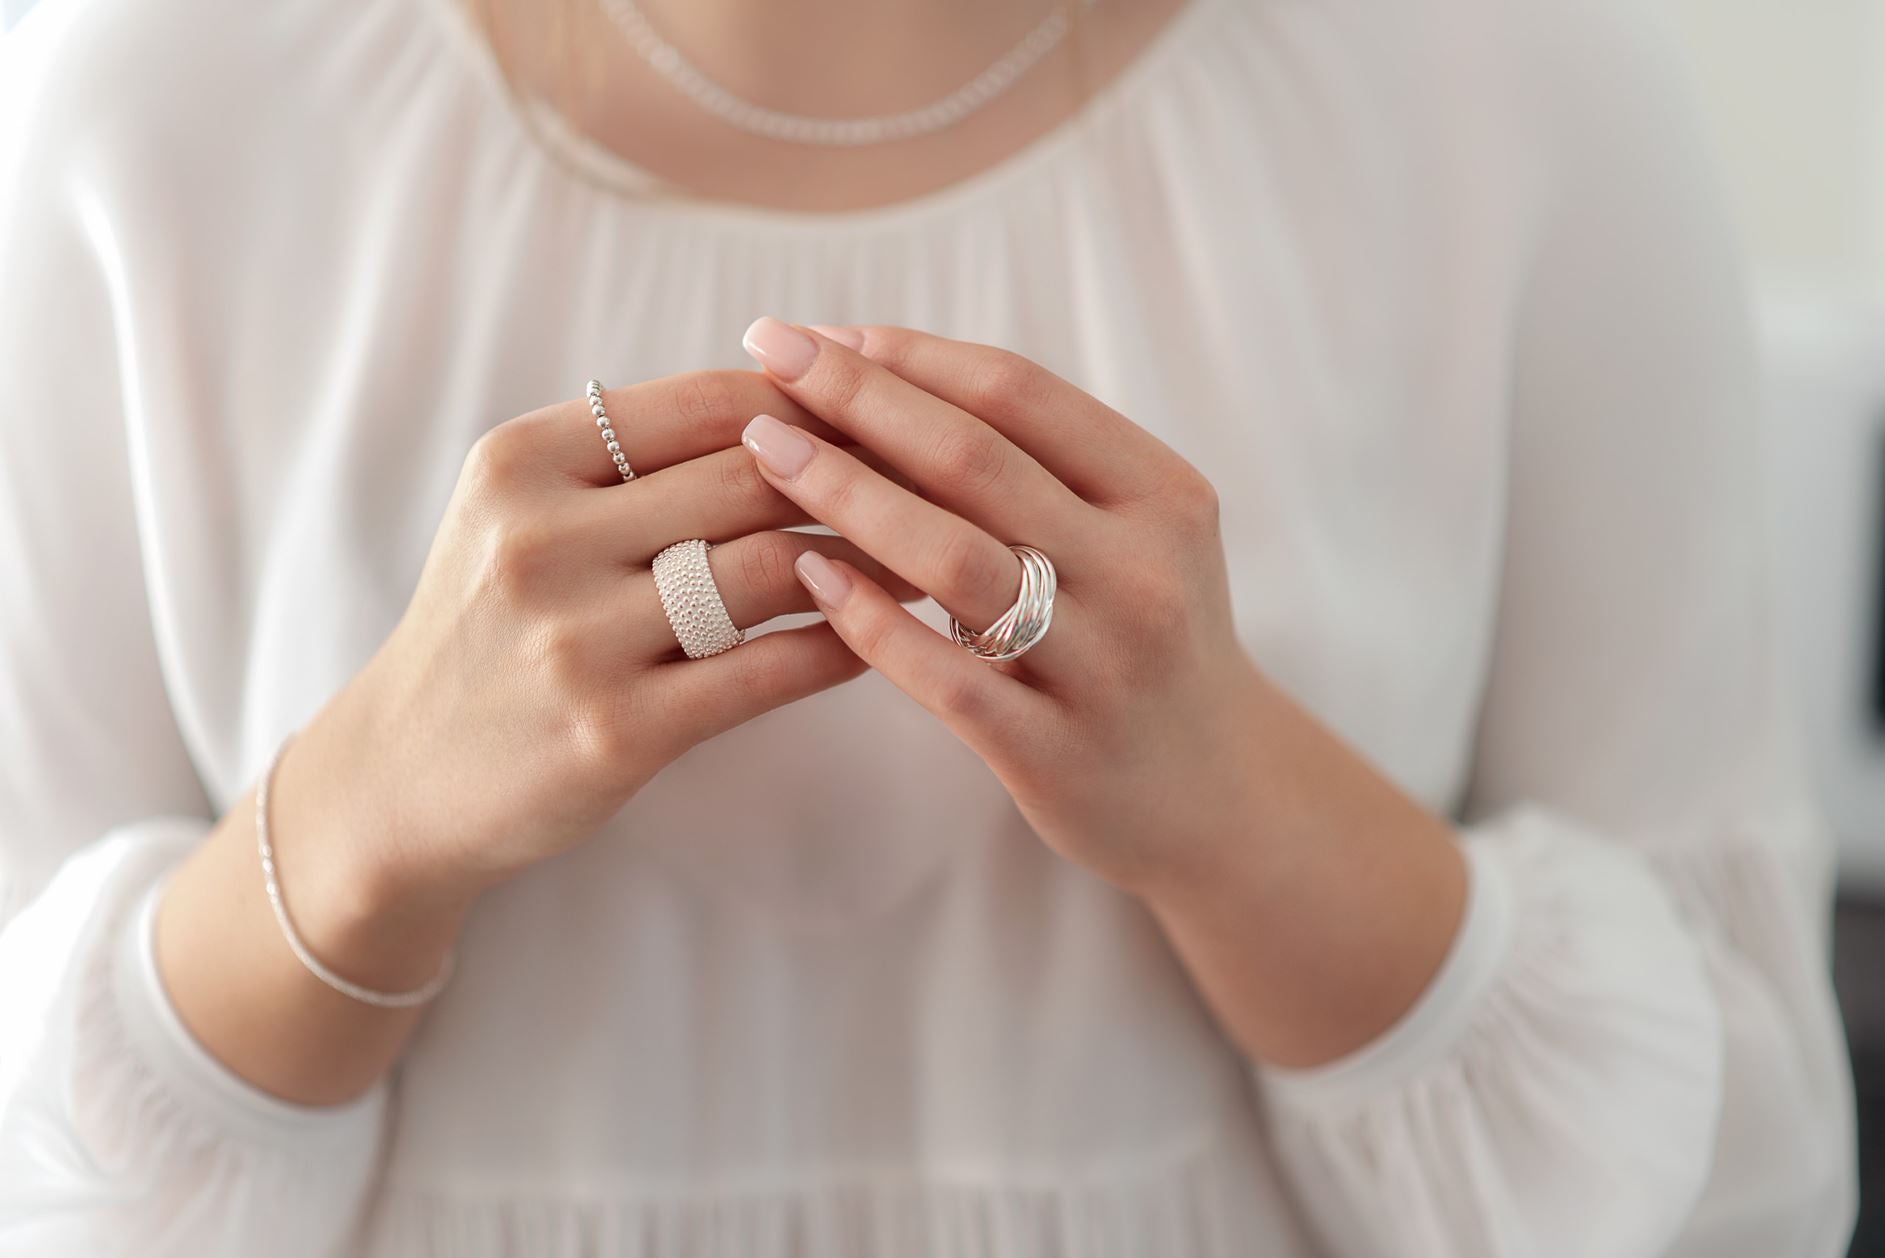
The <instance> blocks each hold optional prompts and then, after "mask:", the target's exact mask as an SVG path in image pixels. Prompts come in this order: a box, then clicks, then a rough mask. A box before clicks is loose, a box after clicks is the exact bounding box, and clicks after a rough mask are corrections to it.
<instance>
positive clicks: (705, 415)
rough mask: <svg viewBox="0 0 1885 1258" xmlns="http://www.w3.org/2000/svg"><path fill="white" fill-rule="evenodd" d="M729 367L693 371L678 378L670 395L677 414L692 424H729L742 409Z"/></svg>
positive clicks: (670, 401)
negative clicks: (725, 368) (722, 369)
mask: <svg viewBox="0 0 1885 1258" xmlns="http://www.w3.org/2000/svg"><path fill="white" fill-rule="evenodd" d="M736 375H737V373H735V372H729V371H694V372H689V373H688V374H686V375H684V376H681V377H679V378H677V379H676V380H675V382H674V389H673V394H672V396H671V397H670V399H669V405H670V406H671V407H672V409H673V412H674V416H675V418H676V419H678V420H680V421H681V422H682V423H683V424H686V425H687V426H688V427H690V428H701V427H715V426H719V427H727V426H728V425H730V424H732V423H733V422H735V420H736V417H737V415H738V412H739V407H738V404H737V402H738V399H737V396H736V389H735V387H734V382H733V380H732V377H734V376H736Z"/></svg>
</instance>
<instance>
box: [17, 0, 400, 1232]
mask: <svg viewBox="0 0 1885 1258" xmlns="http://www.w3.org/2000/svg"><path fill="white" fill-rule="evenodd" d="M95 7H97V6H90V5H80V4H64V5H48V6H42V9H41V10H40V11H39V12H36V13H35V14H34V15H33V17H32V18H31V19H30V20H28V21H27V22H25V23H24V24H23V25H22V26H21V27H19V28H18V30H17V31H15V32H13V33H11V34H9V35H8V36H7V38H6V39H5V40H4V41H0V1256H5V1258H12V1256H13V1255H22V1256H24V1255H35V1256H43V1255H47V1254H86V1255H96V1256H98V1258H112V1256H116V1255H126V1256H129V1255H137V1256H138V1258H171V1256H176V1258H184V1256H187V1258H214V1256H219V1255H229V1256H232V1258H233V1256H235V1255H243V1256H247V1255H254V1254H264V1253H266V1254H271V1255H283V1256H296V1258H299V1256H303V1255H305V1256H307V1258H314V1256H315V1255H324V1254H332V1253H337V1252H340V1250H341V1248H342V1245H343V1241H344V1238H345V1236H346V1235H347V1233H348V1231H349V1229H350V1228H351V1226H352V1224H353V1221H354V1219H355V1217H356V1215H357V1214H358V1213H359V1210H360V1208H361V1204H362V1202H363V1200H364V1198H365V1194H366V1192H367V1186H368V1184H369V1182H370V1180H371V1175H372V1168H373V1165H374V1161H375V1158H376V1155H377V1151H378V1148H379V1143H380V1140H381V1127H382V1123H381V1118H382V1116H383V1113H384V1109H385V1094H384V1085H381V1087H379V1088H376V1089H375V1090H373V1091H370V1092H368V1093H367V1094H365V1095H364V1096H362V1097H361V1098H359V1099H357V1100H356V1101H353V1102H350V1103H348V1104H347V1105H344V1106H338V1107H333V1108H327V1109H316V1108H308V1107H302V1106H297V1105H291V1104H288V1103H286V1102H284V1101H280V1100H278V1099H276V1098H273V1097H271V1096H269V1095H267V1094H265V1093H263V1092H261V1091H260V1090H258V1089H256V1088H255V1087H253V1086H251V1085H249V1084H248V1083H247V1082H245V1081H244V1080H242V1079H241V1078H240V1077H238V1076H236V1075H235V1074H234V1073H233V1072H231V1071H229V1070H228V1069H227V1068H225V1067H224V1066H222V1065H221V1063H220V1062H218V1061H217V1060H215V1059H214V1058H213V1057H212V1056H210V1054H209V1053H208V1052H207V1051H205V1050H204V1049H203V1048H202V1046H201V1045H199V1044H198V1043H197V1042H196V1041H195V1040H194V1039H193V1038H192V1037H191V1035H190V1033H189V1032H188V1030H187V1029H186V1028H185V1027H184V1026H183V1024H182V1023H181V1021H180V1020H179V1019H178V1017H177V1015H176V1013H175V1011H174V1009H172V1007H171V1006H170V1004H169V1001H168V998H167V997H166V995H165V993H164V990H163V986H162V984H161V982H160V981H159V978H158V974H157V970H156V966H155V963H154V959H153V955H152V949H151V931H150V927H151V921H152V912H153V908H154V905H155V903H156V897H157V894H158V892H160V891H161V888H162V883H163V878H164V876H165V875H166V874H167V873H168V872H169V871H170V870H171V869H173V868H174V867H175V865H176V864H177V862H178V861H179V860H181V859H182V857H183V856H184V855H185V854H186V853H188V852H189V851H190V850H191V849H192V848H193V847H194V846H195V845H196V844H197V843H199V842H200V841H201V840H202V838H203V836H204V835H205V834H207V833H208V832H209V831H210V829H211V827H212V822H211V820H210V817H211V813H212V808H211V805H210V802H209V800H208V799H207V798H206V793H205V790H204V787H203V785H202V782H201V780H200V778H199V776H198V774H197V773H196V771H195V768H194V766H193V762H192V758H191V756H190V754H189V752H188V744H187V742H186V739H185V737H184V733H183V724H184V723H183V720H182V718H181V717H180V715H179V712H178V710H177V706H176V705H175V704H174V703H173V702H172V699H171V695H170V691H169V689H168V688H167V686H166V678H165V670H164V667H163V662H162V661H163V659H164V656H165V652H164V650H163V647H162V642H163V630H162V627H161V626H162V625H163V623H164V612H165V607H166V604H165V594H164V591H163V589H162V587H161V584H160V583H159V582H157V581H154V580H153V579H152V578H151V573H150V572H149V570H148V564H147V556H146V555H145V554H143V553H142V548H141V545H140V538H141V536H143V535H144V530H143V528H142V527H141V524H142V522H141V521H140V509H139V506H138V505H137V504H138V503H139V502H140V500H141V495H140V493H139V487H138V476H139V471H138V469H139V466H140V460H139V449H140V441H139V436H138V433H139V431H140V426H141V425H143V424H145V423H147V422H151V421H152V420H154V419H157V418H159V417H154V416H146V415H142V414H140V413H139V412H138V405H137V402H136V389H135V380H136V373H137V371H138V370H139V364H138V362H137V358H136V352H135V347H134V345H133V344H132V343H131V338H130V337H129V336H128V335H126V332H125V329H124V328H123V326H122V320H121V319H119V318H118V317H117V309H118V306H119V299H120V298H121V296H122V286H123V285H124V284H125V283H126V282H127V269H126V268H127V262H126V259H124V258H123V257H122V256H120V254H119V252H118V243H117V240H116V239H115V237H114V233H113V224H114V222H117V221H121V219H120V217H119V216H120V215H121V213H122V212H124V211H126V210H129V211H130V212H132V213H135V212H137V207H136V206H129V207H127V206H125V205H123V204H118V203H115V202H114V199H113V198H114V193H113V185H112V181H111V180H110V179H109V177H108V175H109V170H108V167H109V163H110V161H111V159H112V157H113V140H112V136H111V135H110V134H109V132H110V130H111V128H112V127H114V126H118V125H121V121H120V118H119V117H118V115H117V114H116V113H115V112H114V111H113V110H112V109H111V108H110V105H109V96H108V94H107V95H106V97H105V101H104V104H103V106H102V107H101V106H100V105H99V104H97V103H88V97H91V96H95V95H97V89H98V87H99V83H98V78H99V75H100V74H102V73H106V72H107V69H106V68H105V67H94V66H93V65H91V64H90V63H91V62H92V61H93V60H94V58H93V57H92V55H91V54H92V53H93V52H94V51H95V48H94V46H93V44H94V41H93V39H92V34H93V32H91V31H90V30H89V29H88V25H89V24H93V23H96V22H100V21H103V20H104V17H103V16H101V15H98V14H97V13H95V12H94V9H95ZM103 59H104V60H107V61H108V60H109V58H108V57H105V58H103ZM230 611H231V614H238V609H234V608H232V609H230ZM259 876H260V875H259V872H258V877H259Z"/></svg>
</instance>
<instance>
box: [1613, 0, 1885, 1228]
mask: <svg viewBox="0 0 1885 1258" xmlns="http://www.w3.org/2000/svg"><path fill="white" fill-rule="evenodd" d="M1645 2H1646V3H1657V4H1661V5H1663V6H1664V7H1666V8H1667V10H1668V11H1669V13H1670V14H1671V15H1672V16H1673V17H1674V19H1675V21H1676V24H1677V26H1678V27H1679V28H1680V30H1681V32H1682V35H1683V37H1684V39H1685V41H1686V43H1687V45H1688V49H1689V53H1690V60H1691V62H1692V64H1693V66H1694V69H1695V74H1696V79H1697V85H1698V88H1699V90H1700V92H1701V95H1702V100H1703V104H1704V107H1705V108H1706V110H1707V112H1708V116H1709V121H1710V123H1711V125H1712V127H1713V130H1714V134H1715V143H1716V147H1717V149H1718V151H1719V153H1720V156H1721V158H1722V161H1723V163H1724V166H1725V173H1726V175H1727V178H1728V180H1729V191H1730V193H1731V195H1732V197H1733V200H1734V208H1735V211H1736V214H1737V215H1738V217H1739V220H1740V224H1741V229H1742V236H1743V238H1744V240H1745V242H1746V245H1747V247H1748V250H1749V254H1750V257H1751V260H1752V263H1753V267H1754V281H1755V291H1756V296H1757V301H1758V314H1759V318H1760V321H1761V330H1762V341H1763V350H1764V353H1765V354H1766V358H1767V364H1766V366H1767V377H1768V396H1767V416H1768V420H1769V427H1768V433H1767V437H1768V460H1767V466H1768V468H1769V469H1770V471H1771V474H1772V481H1771V484H1772V493H1771V494H1770V502H1769V515H1770V517H1771V523H1772V529H1771V531H1770V534H1769V535H1770V537H1771V539H1772V542H1773V549H1774V563H1773V569H1774V574H1775V580H1776V582H1777V583H1778V585H1779V595H1780V606H1781V609H1782V613H1783V617H1784V620H1785V629H1786V633H1787V648H1788V655H1789V659H1790V662H1791V664H1792V666H1793V669H1794V674H1795V683H1796V693H1797V694H1798V697H1799V704H1800V715H1801V718H1802V723H1803V725H1804V726H1805V729H1806V733H1807V735H1808V738H1809V740H1810V752H1811V755H1812V761H1813V769H1814V772H1815V774H1816V775H1817V777H1818V781H1819V788H1820V792H1821V796H1822V798H1823V799H1824V801H1825V805H1826V808H1827V810H1828V812H1829V814H1830V816H1831V817H1832V820H1833V824H1834V825H1835V827H1836V828H1837V830H1838V832H1839V836H1840V843H1841V894H1840V908H1839V917H1838V924H1837V929H1836V937H1835V950H1836V953H1837V962H1836V971H1837V980H1838V983H1839V988H1840V999H1841V1003H1842V1005H1843V1006H1844V1008H1845V1013H1846V1023H1847V1029H1848V1031H1849V1032H1850V1035H1851V1040H1852V1052H1853V1062H1854V1066H1855V1069H1856V1073H1857V1077H1858V1085H1859V1105H1860V1123H1861V1129H1862V1130H1861V1138H1860V1143H1861V1168H1862V1169H1861V1175H1862V1177H1863V1180H1864V1187H1863V1188H1862V1200H1863V1214H1862V1217H1861V1219H1860V1224H1859V1230H1858V1235H1857V1237H1856V1239H1855V1240H1854V1243H1853V1251H1852V1252H1853V1255H1854V1258H1885V0H1796V2H1795V3H1779V2H1778V0H1645Z"/></svg>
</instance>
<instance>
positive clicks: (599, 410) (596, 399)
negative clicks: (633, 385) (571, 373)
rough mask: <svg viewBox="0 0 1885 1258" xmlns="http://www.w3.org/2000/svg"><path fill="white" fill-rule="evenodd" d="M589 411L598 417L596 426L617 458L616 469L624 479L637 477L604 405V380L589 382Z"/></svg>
mask: <svg viewBox="0 0 1885 1258" xmlns="http://www.w3.org/2000/svg"><path fill="white" fill-rule="evenodd" d="M589 413H590V414H591V415H594V416H595V417H596V427H597V428H600V429H601V430H602V439H603V440H604V441H606V442H608V445H609V457H610V458H612V459H614V460H615V470H616V471H618V472H620V473H621V474H622V479H623V480H624V481H631V480H634V479H635V469H634V468H632V467H630V466H629V465H628V456H627V455H626V454H623V453H622V443H621V442H619V441H617V440H616V439H615V425H614V424H612V423H610V422H609V412H608V408H607V407H605V406H603V405H602V381H600V380H591V381H590V382H589Z"/></svg>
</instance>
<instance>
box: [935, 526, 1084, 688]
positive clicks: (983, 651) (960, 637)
mask: <svg viewBox="0 0 1885 1258" xmlns="http://www.w3.org/2000/svg"><path fill="white" fill-rule="evenodd" d="M1008 549H1009V550H1012V551H1013V552H1014V553H1015V554H1016V555H1017V556H1018V557H1019V558H1020V560H1021V593H1020V594H1018V595H1016V596H1015V601H1014V606H1012V607H1010V608H1009V609H1008V610H1007V611H1005V612H1003V613H1002V614H1001V615H1000V616H999V617H998V618H996V620H995V623H994V624H992V625H990V626H989V627H988V628H986V629H984V630H982V632H980V633H976V632H975V631H973V630H971V629H967V628H964V627H963V624H962V622H961V621H959V620H957V619H956V618H955V617H954V616H951V617H950V618H949V636H950V637H951V638H954V639H955V642H956V645H957V646H960V647H965V648H967V649H968V651H969V652H970V653H971V654H973V655H975V656H976V657H978V658H980V659H984V660H987V661H988V662H989V663H991V664H998V663H1001V662H1002V661H1004V660H1015V659H1020V658H1021V657H1022V656H1023V655H1025V654H1027V653H1028V652H1029V651H1030V650H1032V649H1033V648H1034V645H1035V644H1036V643H1037V642H1039V641H1040V640H1041V639H1042V638H1044V637H1046V636H1047V626H1048V625H1050V624H1052V623H1053V620H1054V592H1055V591H1056V590H1057V589H1058V588H1059V586H1060V579H1059V577H1058V576H1057V575H1056V574H1055V572H1054V565H1053V562H1052V561H1051V560H1049V559H1048V557H1047V556H1046V555H1043V554H1042V553H1041V552H1040V551H1038V550H1036V549H1034V547H1032V546H1010V547H1009V548H1008Z"/></svg>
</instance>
